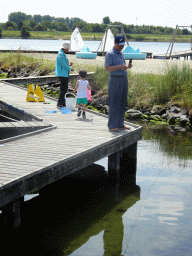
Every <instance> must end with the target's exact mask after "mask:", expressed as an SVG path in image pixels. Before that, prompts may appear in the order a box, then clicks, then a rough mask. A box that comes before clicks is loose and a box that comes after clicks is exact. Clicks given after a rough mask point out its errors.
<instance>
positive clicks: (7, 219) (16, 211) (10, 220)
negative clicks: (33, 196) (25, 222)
mask: <svg viewBox="0 0 192 256" xmlns="http://www.w3.org/2000/svg"><path fill="white" fill-rule="evenodd" d="M23 202H24V197H21V198H19V199H16V200H14V201H13V202H11V203H9V204H7V205H5V206H4V207H3V209H2V214H3V219H4V224H5V228H8V229H9V230H13V229H15V228H18V227H19V226H20V224H21V208H22V204H23Z"/></svg>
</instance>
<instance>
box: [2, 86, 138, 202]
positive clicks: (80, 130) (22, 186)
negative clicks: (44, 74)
mask: <svg viewBox="0 0 192 256" xmlns="http://www.w3.org/2000/svg"><path fill="white" fill-rule="evenodd" d="M0 86H3V94H2V98H1V100H2V101H5V102H6V103H7V104H13V105H14V106H15V107H17V108H21V109H23V110H24V111H25V112H27V113H28V114H29V116H36V117H37V118H38V120H42V119H43V122H38V121H36V120H35V118H34V120H32V121H30V120H26V122H27V124H28V127H32V126H34V127H37V126H39V124H40V125H42V126H43V125H47V124H48V125H49V124H50V123H52V124H53V125H55V126H57V129H55V130H51V131H47V132H43V133H39V134H37V133H36V134H35V135H33V136H31V137H21V138H19V139H17V140H15V141H10V142H7V143H5V144H3V145H2V146H1V147H0V162H1V164H0V195H1V196H0V207H1V206H2V205H4V204H7V203H9V202H11V201H13V200H16V199H17V198H18V196H24V195H25V194H27V193H30V192H33V191H34V190H36V189H39V188H41V187H43V186H46V185H48V184H50V183H52V182H54V181H56V180H58V179H60V178H63V177H65V176H67V175H69V174H70V173H73V172H75V171H76V170H79V169H81V168H83V167H86V166H87V165H89V164H91V163H93V162H95V161H97V160H99V159H101V158H103V157H108V156H109V155H111V154H115V153H116V152H119V151H120V150H122V149H124V148H126V147H127V146H128V145H132V144H134V143H136V142H137V141H138V140H140V139H141V137H142V128H141V127H139V126H138V125H134V124H130V123H129V125H130V127H131V131H123V130H122V131H121V132H119V133H111V132H109V131H108V128H107V122H108V119H107V118H106V116H105V115H102V114H95V113H93V112H91V111H90V112H89V111H87V119H88V120H87V121H85V120H83V119H81V120H79V119H77V112H76V111H73V112H72V114H67V115H66V114H61V113H60V111H58V112H57V113H55V114H46V113H45V108H43V103H42V102H41V103H39V102H38V103H32V102H26V91H24V90H22V89H19V88H18V87H14V86H11V85H8V84H3V85H2V83H0ZM11 95H14V96H13V97H12V96H11ZM17 95H18V97H17ZM45 99H46V100H49V99H48V98H46V97H45ZM13 102H14V103H13ZM55 105H56V102H55ZM13 123H14V122H13ZM17 124H19V125H20V124H24V122H17ZM23 127H24V126H23ZM1 173H2V175H1Z"/></svg>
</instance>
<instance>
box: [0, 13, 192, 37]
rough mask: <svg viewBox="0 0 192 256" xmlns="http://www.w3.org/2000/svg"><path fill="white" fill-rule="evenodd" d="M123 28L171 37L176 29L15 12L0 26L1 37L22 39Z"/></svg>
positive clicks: (105, 19) (108, 20) (139, 32)
mask: <svg viewBox="0 0 192 256" xmlns="http://www.w3.org/2000/svg"><path fill="white" fill-rule="evenodd" d="M109 24H110V25H118V26H122V27H123V29H124V32H125V34H126V35H129V34H156V35H171V34H173V32H174V28H171V27H162V26H153V25H150V26H149V25H142V26H138V25H133V24H123V23H121V22H117V21H116V22H113V23H112V22H111V21H110V18H109V17H108V16H106V17H104V18H103V20H102V22H101V24H100V23H87V22H86V21H84V20H82V19H80V18H69V17H66V18H62V17H60V18H56V17H53V16H50V15H43V16H41V15H39V14H38V15H27V14H25V13H22V12H13V13H10V14H9V16H8V21H7V22H5V23H1V24H0V36H1V35H2V30H19V31H21V35H22V34H23V36H22V37H30V31H50V30H57V31H64V32H70V31H73V30H74V29H75V27H76V26H77V27H79V28H80V30H81V32H97V33H103V32H105V30H106V27H107V25H109ZM111 30H112V32H113V33H114V34H117V33H121V31H120V28H119V27H112V28H111ZM177 34H179V35H188V34H191V33H190V32H189V30H188V29H186V28H183V29H178V30H177Z"/></svg>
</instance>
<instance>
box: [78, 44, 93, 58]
mask: <svg viewBox="0 0 192 256" xmlns="http://www.w3.org/2000/svg"><path fill="white" fill-rule="evenodd" d="M76 57H77V58H81V59H95V58H96V57H97V53H96V52H91V50H90V49H89V47H85V46H83V48H82V49H81V51H80V52H76Z"/></svg>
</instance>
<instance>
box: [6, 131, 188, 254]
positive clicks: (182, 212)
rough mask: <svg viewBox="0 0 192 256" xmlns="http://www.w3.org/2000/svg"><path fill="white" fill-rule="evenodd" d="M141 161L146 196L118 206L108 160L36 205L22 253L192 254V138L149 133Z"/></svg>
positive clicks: (30, 208) (126, 196)
mask: <svg viewBox="0 0 192 256" xmlns="http://www.w3.org/2000/svg"><path fill="white" fill-rule="evenodd" d="M137 156H138V163H137V182H136V183H137V185H138V186H139V187H140V190H139V187H137V188H136V190H134V192H131V193H130V192H127V191H124V192H123V193H121V199H120V200H119V202H118V203H117V202H115V201H114V198H115V196H114V194H111V197H109V196H108V197H107V192H108V190H105V187H106V186H105V182H106V172H107V159H106V158H105V159H103V160H101V161H99V162H98V163H99V164H100V165H102V166H101V168H100V169H97V170H94V169H93V168H92V169H91V170H90V171H91V173H90V171H89V172H88V176H85V175H84V174H79V176H78V177H76V178H75V176H74V177H68V178H65V180H63V181H61V182H59V183H57V184H55V185H54V184H53V185H51V186H50V187H49V189H45V190H43V191H42V193H40V195H39V196H37V197H35V198H34V199H32V200H29V201H28V202H27V206H26V208H25V216H24V220H23V222H24V236H19V237H18V240H17V239H16V240H14V241H16V244H17V246H18V250H19V252H22V248H23V250H24V251H25V252H26V250H27V251H30V253H31V255H46V256H49V255H50V256H51V255H59V256H61V255H62V256H88V255H95V256H113V255H115V256H121V255H124V256H129V255H131V256H159V255H174V256H181V255H182V256H188V255H192V244H191V232H192V225H191V223H192V214H191V212H192V201H191V200H192V189H191V185H192V136H191V135H190V134H186V133H185V134H182V133H181V134H177V135H172V134H171V133H170V132H169V130H167V129H166V128H164V130H157V129H156V130H151V129H149V128H148V127H147V128H145V129H144V131H143V140H142V141H140V142H139V143H138V152H137ZM98 174H99V175H98ZM113 197H114V198H113ZM9 241H10V236H9ZM26 248H27V249H26ZM14 252H16V247H14Z"/></svg>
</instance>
